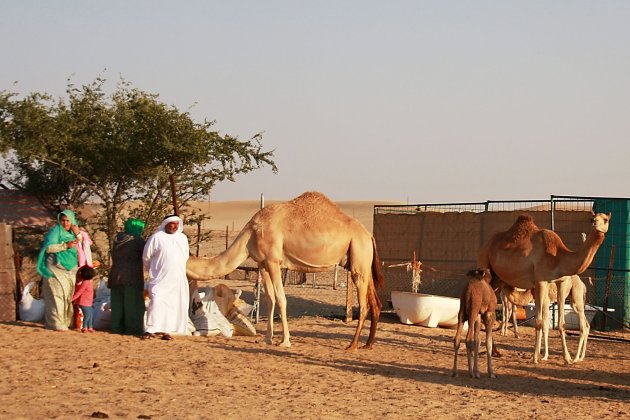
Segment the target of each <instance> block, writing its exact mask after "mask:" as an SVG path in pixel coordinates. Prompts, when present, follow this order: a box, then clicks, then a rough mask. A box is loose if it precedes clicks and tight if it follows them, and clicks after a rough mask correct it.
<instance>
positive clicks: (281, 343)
mask: <svg viewBox="0 0 630 420" xmlns="http://www.w3.org/2000/svg"><path fill="white" fill-rule="evenodd" d="M278 347H284V348H286V349H288V348H289V347H291V343H290V342H288V341H282V342H280V343H278Z"/></svg>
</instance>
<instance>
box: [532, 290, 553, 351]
mask: <svg viewBox="0 0 630 420" xmlns="http://www.w3.org/2000/svg"><path fill="white" fill-rule="evenodd" d="M548 287H549V285H548V283H547V282H544V281H541V282H538V284H537V285H536V289H535V291H534V299H535V302H536V344H535V345H534V363H538V361H539V358H540V344H541V341H542V337H543V329H544V328H548V325H547V319H548V317H549V305H548V300H549V297H548ZM545 296H547V298H545ZM548 347H549V346H548V345H545V351H547V348H548ZM543 360H546V358H543Z"/></svg>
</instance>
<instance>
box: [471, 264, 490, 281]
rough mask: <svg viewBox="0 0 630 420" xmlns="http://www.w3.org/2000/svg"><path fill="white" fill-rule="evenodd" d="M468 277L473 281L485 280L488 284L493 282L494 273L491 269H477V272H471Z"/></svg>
mask: <svg viewBox="0 0 630 420" xmlns="http://www.w3.org/2000/svg"><path fill="white" fill-rule="evenodd" d="M466 275H467V276H468V277H470V278H471V279H477V280H485V281H486V282H488V284H489V283H490V281H491V280H492V273H491V272H490V269H489V268H477V269H475V270H470V271H469V272H468V273H466Z"/></svg>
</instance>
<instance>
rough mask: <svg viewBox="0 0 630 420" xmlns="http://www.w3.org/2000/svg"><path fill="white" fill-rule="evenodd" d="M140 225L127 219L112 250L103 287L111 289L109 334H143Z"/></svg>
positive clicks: (142, 247) (117, 235)
mask: <svg viewBox="0 0 630 420" xmlns="http://www.w3.org/2000/svg"><path fill="white" fill-rule="evenodd" d="M143 230H144V222H143V221H142V220H139V219H133V218H130V219H127V221H126V222H125V227H124V232H118V233H117V234H116V238H115V239H114V247H113V249H112V268H111V270H110V272H109V280H108V282H107V285H108V286H109V288H110V289H111V299H112V301H111V305H112V332H114V333H117V334H130V335H138V336H140V335H142V334H143V332H144V274H143V267H142V251H143V249H144V243H145V242H144V239H142V237H141V235H142V231H143Z"/></svg>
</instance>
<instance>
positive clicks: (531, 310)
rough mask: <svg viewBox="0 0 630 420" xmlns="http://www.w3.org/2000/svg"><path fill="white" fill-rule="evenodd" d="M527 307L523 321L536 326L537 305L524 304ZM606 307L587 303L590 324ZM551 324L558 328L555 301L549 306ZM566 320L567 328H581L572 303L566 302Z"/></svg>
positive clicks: (610, 310)
mask: <svg viewBox="0 0 630 420" xmlns="http://www.w3.org/2000/svg"><path fill="white" fill-rule="evenodd" d="M523 308H525V314H526V317H527V320H526V321H525V322H524V323H523V325H529V326H530V327H535V326H536V306H535V305H534V304H533V303H530V304H527V305H525V306H523ZM603 310H604V308H602V307H599V306H593V305H589V304H586V306H585V308H584V315H585V316H586V320H587V321H588V323H589V324H592V323H593V319H594V318H595V314H597V312H598V311H603ZM608 312H615V309H614V308H608ZM549 320H550V321H549V325H550V326H551V322H553V328H558V304H557V303H554V304H552V305H551V306H550V307H549ZM564 322H565V324H566V328H567V330H579V329H580V320H579V318H578V316H577V314H576V313H575V311H574V310H573V308H571V304H570V303H565V304H564Z"/></svg>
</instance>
